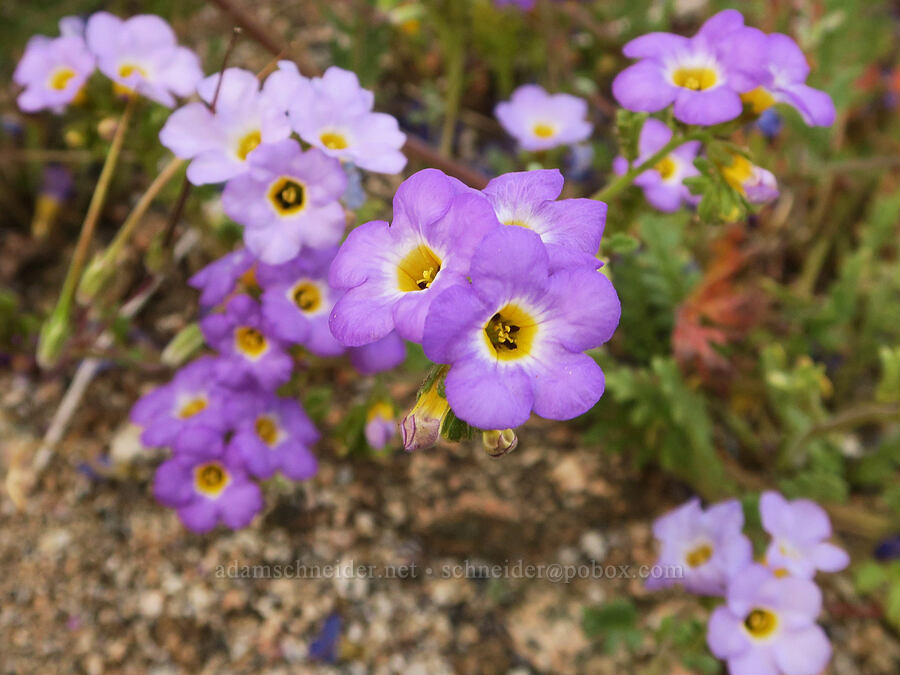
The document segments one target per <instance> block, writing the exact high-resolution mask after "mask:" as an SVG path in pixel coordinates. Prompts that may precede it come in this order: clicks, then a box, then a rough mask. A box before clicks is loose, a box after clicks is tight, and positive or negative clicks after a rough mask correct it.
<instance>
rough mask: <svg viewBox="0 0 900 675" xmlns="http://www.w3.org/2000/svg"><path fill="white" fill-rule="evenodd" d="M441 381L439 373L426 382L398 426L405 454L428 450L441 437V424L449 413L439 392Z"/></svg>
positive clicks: (441, 374)
mask: <svg viewBox="0 0 900 675" xmlns="http://www.w3.org/2000/svg"><path fill="white" fill-rule="evenodd" d="M443 379H444V373H443V372H441V373H439V374H438V376H436V377H434V378H433V379H431V381H430V382H428V381H426V384H425V387H424V388H423V389H422V391H421V392H419V398H418V400H417V401H416V405H415V406H413V409H412V410H410V411H409V414H407V416H406V417H404V418H403V422H401V424H400V433H401V434H402V435H403V448H404V450H406V451H407V452H412V451H413V450H422V449H425V448H430V447H431V446H432V445H434V444H435V443H437V440H438V437H439V436H440V435H441V424H442V423H443V421H444V418H445V417H446V416H447V413H449V412H450V405H449V404H448V403H447V399H446V398H444V397H443V396H441V393H440V391H439V389H440V385H441V383H442V382H443Z"/></svg>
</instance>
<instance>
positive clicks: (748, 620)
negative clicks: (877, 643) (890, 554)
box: [706, 565, 831, 675]
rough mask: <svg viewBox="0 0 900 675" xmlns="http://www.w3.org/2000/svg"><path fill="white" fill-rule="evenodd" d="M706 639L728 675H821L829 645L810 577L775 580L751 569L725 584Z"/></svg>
mask: <svg viewBox="0 0 900 675" xmlns="http://www.w3.org/2000/svg"><path fill="white" fill-rule="evenodd" d="M726 601H727V602H726V604H725V605H723V606H721V607H718V608H717V609H716V610H715V611H714V612H713V614H712V616H711V617H710V619H709V625H708V627H707V633H706V641H707V643H708V644H709V648H710V650H712V653H713V654H715V655H716V657H718V658H720V659H723V660H726V661H727V662H728V672H729V673H730V674H731V675H779V674H783V675H820V674H821V673H822V672H823V671H824V670H825V667H826V666H827V665H828V661H829V659H830V658H831V644H830V643H829V642H828V637H827V636H826V635H825V631H823V630H822V628H821V627H820V626H819V625H817V624H816V622H815V621H816V617H817V616H818V615H819V612H820V611H821V610H822V592H821V591H820V590H819V588H818V586H816V585H815V583H813V582H812V581H809V580H808V579H795V578H781V579H779V578H777V577H775V576H774V575H773V574H772V572H771V571H770V570H768V569H766V568H765V567H763V566H762V565H751V566H749V567H747V568H746V569H744V570H743V571H742V572H741V573H740V574H738V575H736V576H735V577H734V579H733V580H732V581H731V583H730V584H729V585H728V592H727V595H726Z"/></svg>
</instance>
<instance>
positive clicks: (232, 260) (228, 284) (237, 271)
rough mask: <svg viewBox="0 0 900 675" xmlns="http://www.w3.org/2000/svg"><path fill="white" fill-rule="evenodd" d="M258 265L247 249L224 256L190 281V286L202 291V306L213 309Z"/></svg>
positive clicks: (240, 249)
mask: <svg viewBox="0 0 900 675" xmlns="http://www.w3.org/2000/svg"><path fill="white" fill-rule="evenodd" d="M255 263H256V259H255V258H254V257H253V255H252V254H251V253H250V252H249V251H248V250H247V249H245V248H239V249H238V250H237V251H232V252H231V253H227V254H225V255H223V256H222V257H221V258H219V259H218V260H216V261H215V262H212V263H210V264H209V265H207V266H206V267H204V268H203V269H202V270H200V271H199V272H197V273H196V274H195V275H194V276H192V277H191V278H190V279H188V284H189V285H190V286H193V287H194V288H196V289H197V290H198V291H200V306H201V307H213V306H215V305H218V304H219V303H220V302H222V301H223V300H224V299H225V298H227V297H228V296H229V295H230V294H231V292H232V291H234V289H235V286H237V283H238V280H239V279H240V278H241V277H242V276H244V275H245V274H246V273H247V272H248V271H249V270H250V268H252V267H253V265H254V264H255Z"/></svg>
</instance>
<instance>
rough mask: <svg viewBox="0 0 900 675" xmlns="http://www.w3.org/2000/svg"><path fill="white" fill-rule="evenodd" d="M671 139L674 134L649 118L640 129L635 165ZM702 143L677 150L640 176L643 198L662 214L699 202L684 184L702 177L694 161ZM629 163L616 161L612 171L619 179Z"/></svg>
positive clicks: (694, 142)
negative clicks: (694, 177) (693, 177)
mask: <svg viewBox="0 0 900 675" xmlns="http://www.w3.org/2000/svg"><path fill="white" fill-rule="evenodd" d="M671 139H672V130H671V129H670V128H669V127H668V125H666V124H663V123H662V122H660V121H659V120H656V119H653V118H650V119H648V120H647V121H646V122H644V126H643V127H641V135H640V138H639V140H638V156H637V159H635V160H634V164H635V165H640V164H642V163H643V162H645V161H646V160H648V159H649V158H650V157H652V156H653V155H655V154H656V153H657V152H659V150H660V149H661V148H662V147H663V146H664V145H665V144H666V143H668V142H669V141H670V140H671ZM700 147H701V144H700V141H688V142H687V143H685V144H684V145H680V146H678V147H677V148H675V149H674V150H673V151H672V152H670V153H669V154H668V155H666V156H665V157H663V158H662V159H661V160H660V161H659V162H657V163H656V164H655V165H654V166H653V168H651V169H648V170H647V171H644V172H643V173H641V174H640V175H639V176H638V177H637V178H635V179H634V184H635V185H637V186H639V187H640V188H642V189H643V191H644V197H646V198H647V201H648V202H650V204H652V205H653V206H654V207H655V208H657V209H659V210H660V211H663V212H667V213H671V212H673V211H677V210H678V209H679V208H680V207H681V205H682V204H683V203H688V204H694V203H696V202H697V201H698V200H699V198H698V197H697V196H695V195H692V194H691V192H690V190H688V187H687V186H686V185H685V184H684V179H685V178H690V177H691V176H697V175H699V173H700V172H699V171H698V170H697V167H695V166H694V159H695V158H696V157H697V154H698V153H699V152H700ZM628 168H629V167H628V161H627V160H626V159H625V158H624V157H616V160H615V162H614V163H613V169H614V170H615V172H616V173H617V174H619V175H622V174H624V173H626V172H627V171H628Z"/></svg>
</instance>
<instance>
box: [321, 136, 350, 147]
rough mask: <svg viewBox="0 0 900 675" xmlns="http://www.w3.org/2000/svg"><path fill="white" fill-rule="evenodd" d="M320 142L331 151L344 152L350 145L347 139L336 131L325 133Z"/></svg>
mask: <svg viewBox="0 0 900 675" xmlns="http://www.w3.org/2000/svg"><path fill="white" fill-rule="evenodd" d="M319 140H320V141H322V145H324V146H325V147H326V148H328V149H329V150H343V149H345V148H346V147H347V146H348V145H349V143H347V138H346V137H345V136H344V135H343V134H339V133H338V132H336V131H323V132H322V135H321V136H319Z"/></svg>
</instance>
